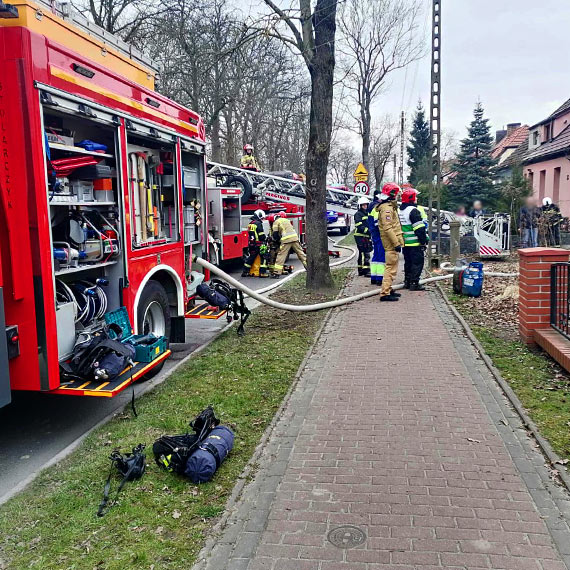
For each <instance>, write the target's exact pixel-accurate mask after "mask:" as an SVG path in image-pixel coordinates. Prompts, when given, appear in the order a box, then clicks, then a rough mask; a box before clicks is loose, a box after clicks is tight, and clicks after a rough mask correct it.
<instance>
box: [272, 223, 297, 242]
mask: <svg viewBox="0 0 570 570" xmlns="http://www.w3.org/2000/svg"><path fill="white" fill-rule="evenodd" d="M273 231H274V232H279V237H280V239H281V243H291V242H293V241H299V236H298V235H297V232H296V231H295V228H294V227H293V224H292V223H291V222H290V221H289V220H288V219H287V218H278V219H277V220H275V222H273Z"/></svg>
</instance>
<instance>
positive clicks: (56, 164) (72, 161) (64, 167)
mask: <svg viewBox="0 0 570 570" xmlns="http://www.w3.org/2000/svg"><path fill="white" fill-rule="evenodd" d="M100 160H101V159H100V158H95V157H93V156H74V157H72V158H58V159H55V160H50V165H51V167H52V168H53V170H54V171H55V174H56V176H58V177H62V176H69V175H70V174H71V173H72V172H74V171H75V170H77V169H78V168H81V167H83V166H93V165H95V164H97V163H98V162H99V161H100Z"/></svg>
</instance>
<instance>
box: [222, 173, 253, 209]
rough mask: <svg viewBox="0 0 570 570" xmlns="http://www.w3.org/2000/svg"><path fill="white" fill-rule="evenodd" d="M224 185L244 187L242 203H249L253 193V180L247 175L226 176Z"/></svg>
mask: <svg viewBox="0 0 570 570" xmlns="http://www.w3.org/2000/svg"><path fill="white" fill-rule="evenodd" d="M223 185H224V186H234V187H238V188H241V189H242V192H241V203H242V204H247V202H249V200H250V198H251V195H252V193H253V188H252V186H251V182H250V181H249V180H248V179H247V178H246V177H245V176H237V175H236V176H234V175H230V176H228V177H227V178H226V180H225V182H224V184H223Z"/></svg>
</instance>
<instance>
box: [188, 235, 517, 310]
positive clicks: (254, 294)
mask: <svg viewBox="0 0 570 570" xmlns="http://www.w3.org/2000/svg"><path fill="white" fill-rule="evenodd" d="M340 247H344V246H340ZM350 249H352V248H350ZM349 259H352V257H351V258H349ZM344 261H348V259H347V260H343V262H344ZM194 262H195V263H197V264H198V265H200V266H202V267H203V268H204V269H208V270H209V271H211V272H212V273H214V274H215V275H217V276H218V277H221V278H222V279H224V281H226V282H227V283H229V284H230V285H231V286H232V287H235V288H236V289H239V290H240V291H242V292H243V293H245V294H246V295H248V296H249V297H251V298H252V299H255V300H256V301H259V302H260V303H264V304H266V305H269V306H270V307H274V308H275V309H282V310H284V311H292V312H296V313H306V312H311V311H322V310H324V309H331V308H333V307H340V306H342V305H348V304H349V303H354V302H355V301H360V300H362V299H367V298H368V297H373V296H375V295H379V294H380V289H379V288H378V289H375V290H374V291H367V292H365V293H359V294H358V295H352V296H350V297H342V298H341V299H336V300H334V301H326V302H324V303H315V304H313V305H290V304H288V303H280V302H279V301H274V300H273V299H270V298H269V297H265V296H263V294H262V292H267V291H268V290H270V289H274V288H275V287H276V286H281V285H282V282H280V283H276V284H275V285H274V286H273V285H272V286H270V287H266V288H265V289H261V290H259V291H255V290H253V289H250V288H249V287H247V286H246V285H244V284H243V283H241V282H239V281H238V280H237V279H234V278H233V277H232V276H231V275H228V274H227V273H226V272H225V271H222V270H221V269H220V268H219V267H216V266H215V265H213V264H211V263H210V262H208V261H206V260H205V259H202V258H200V257H195V258H194ZM331 265H333V264H331ZM300 271H304V270H299V271H296V272H295V273H293V274H292V275H290V276H289V277H288V278H287V279H290V278H292V277H293V276H294V275H296V274H298V273H299V272H300ZM484 275H486V276H487V277H517V276H518V274H517V273H497V272H489V273H486V272H485V273H484ZM452 278H453V273H448V274H447V275H438V276H437V277H429V278H428V279H422V280H420V283H421V284H426V283H434V282H436V281H444V280H446V279H452ZM284 281H285V280H284ZM393 288H394V289H402V288H403V284H399V285H395V286H394V287H393Z"/></svg>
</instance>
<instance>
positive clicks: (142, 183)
mask: <svg viewBox="0 0 570 570" xmlns="http://www.w3.org/2000/svg"><path fill="white" fill-rule="evenodd" d="M42 102H43V104H42V107H41V109H42V124H43V130H44V141H43V144H44V147H45V157H46V159H45V162H46V186H47V188H46V190H47V195H48V207H49V220H50V235H51V249H52V251H53V266H54V281H55V292H56V295H55V315H56V324H57V341H58V357H59V360H60V362H64V361H65V360H67V359H68V358H69V357H70V355H71V354H72V352H73V348H74V345H75V342H76V338H77V335H78V334H85V333H87V334H89V333H92V332H94V331H96V330H97V329H98V328H100V327H101V326H102V324H103V318H104V317H105V315H106V314H108V313H110V312H112V311H116V310H117V309H119V308H120V307H122V306H123V298H122V293H123V288H124V286H125V283H126V282H127V273H126V261H125V260H126V248H125V242H126V239H128V237H127V236H126V235H124V227H125V225H124V220H123V217H122V214H121V213H122V212H123V211H124V200H123V198H122V196H123V188H122V180H123V177H122V169H123V165H122V164H121V160H120V157H121V148H120V128H121V122H120V120H118V118H117V117H115V116H112V115H108V114H107V113H105V112H104V111H101V110H99V109H97V110H93V109H90V108H89V107H88V105H87V104H82V103H76V102H73V101H66V100H65V99H61V98H59V97H58V98H54V97H51V96H49V97H46V96H45V95H44V94H42ZM150 132H152V131H150ZM161 138H162V140H161ZM79 145H81V146H79ZM127 156H128V158H129V176H128V180H129V190H130V193H129V203H130V204H132V205H133V208H132V209H131V212H130V213H131V216H132V219H133V220H136V222H137V223H136V224H132V225H131V227H132V228H133V235H132V236H129V237H130V238H131V239H132V242H131V243H132V245H133V247H135V248H136V247H143V246H145V245H152V244H154V243H157V242H158V243H165V242H169V241H180V235H179V223H178V220H179V195H178V190H177V189H178V184H177V176H176V171H177V170H176V159H175V157H176V144H175V141H174V140H173V139H172V137H169V138H166V137H165V136H164V135H163V136H162V137H161V134H160V133H158V132H156V135H155V136H154V138H149V137H145V136H144V133H141V134H138V133H137V134H133V133H128V135H127ZM136 198H138V201H137V200H136ZM143 228H144V230H146V231H143ZM137 232H138V234H137ZM139 238H140V239H139ZM142 239H144V241H142ZM169 355H170V350H166V351H164V350H162V351H161V352H160V354H158V356H157V357H156V358H155V359H154V360H152V361H151V362H135V363H134V364H133V365H132V366H127V367H126V368H125V369H124V370H123V372H122V373H121V374H119V376H118V377H115V378H113V379H112V380H109V381H107V380H102V379H96V380H90V381H88V380H87V379H71V380H66V381H62V383H61V385H60V386H59V387H58V388H57V389H55V390H52V392H54V393H58V394H69V395H79V394H80V395H88V396H103V397H112V396H114V395H115V394H116V393H118V392H120V391H121V390H123V389H124V388H125V387H126V386H128V385H129V384H131V383H132V382H134V381H135V380H137V379H138V378H140V377H141V376H144V375H145V374H147V373H148V372H149V371H150V370H151V369H152V368H154V367H156V366H157V365H158V364H160V363H161V362H163V361H164V360H165V359H166V358H167V357H168V356H169Z"/></svg>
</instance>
